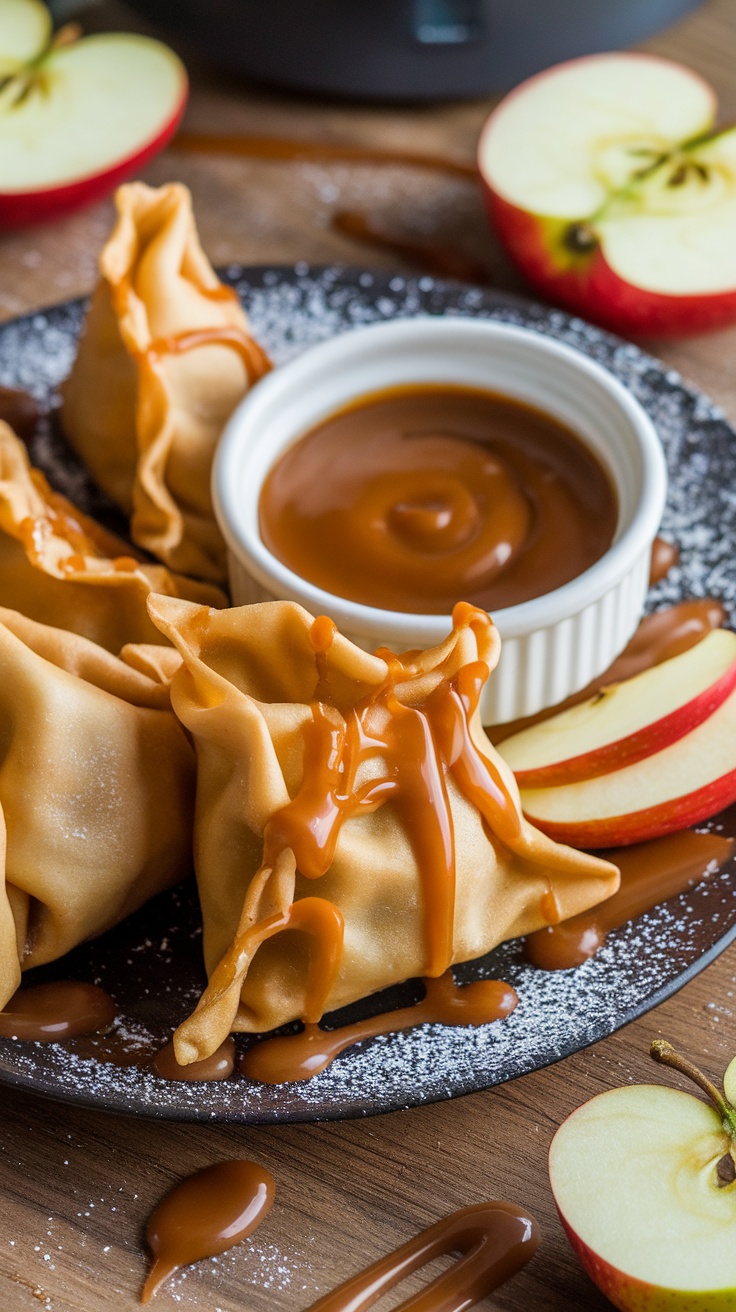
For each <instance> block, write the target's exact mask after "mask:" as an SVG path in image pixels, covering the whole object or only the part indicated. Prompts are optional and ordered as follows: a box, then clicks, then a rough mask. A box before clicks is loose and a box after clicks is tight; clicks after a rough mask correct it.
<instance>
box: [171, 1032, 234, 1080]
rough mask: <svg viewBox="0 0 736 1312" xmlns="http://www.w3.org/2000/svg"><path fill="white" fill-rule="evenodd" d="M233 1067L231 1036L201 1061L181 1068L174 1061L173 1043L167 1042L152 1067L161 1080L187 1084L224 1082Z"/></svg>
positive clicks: (232, 1041) (232, 1042)
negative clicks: (178, 1081)
mask: <svg viewBox="0 0 736 1312" xmlns="http://www.w3.org/2000/svg"><path fill="white" fill-rule="evenodd" d="M234 1066H235V1042H234V1040H233V1038H232V1036H231V1035H228V1037H227V1038H226V1039H225V1042H224V1043H221V1044H220V1046H219V1048H216V1049H215V1051H214V1052H213V1053H212V1054H211V1056H209V1057H204V1058H203V1059H202V1061H192V1062H190V1063H189V1065H188V1066H182V1065H181V1064H180V1063H179V1062H178V1061H177V1060H176V1053H175V1052H174V1044H173V1042H169V1043H167V1044H166V1046H165V1047H163V1048H162V1049H161V1051H160V1052H157V1053H156V1056H155V1057H154V1059H153V1063H152V1067H151V1069H152V1070H153V1072H154V1074H155V1075H158V1076H159V1077H160V1078H161V1079H162V1080H180V1081H183V1082H185V1083H187V1084H193V1083H197V1082H199V1081H201V1082H202V1083H207V1084H212V1083H214V1082H216V1081H217V1080H226V1079H227V1078H228V1076H230V1075H232V1073H233V1068H234Z"/></svg>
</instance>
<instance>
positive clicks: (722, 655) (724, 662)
mask: <svg viewBox="0 0 736 1312" xmlns="http://www.w3.org/2000/svg"><path fill="white" fill-rule="evenodd" d="M735 688H736V633H731V632H730V631H729V630H728V629H716V630H714V631H713V632H711V633H709V634H708V635H707V637H705V638H704V639H703V641H702V642H699V643H697V645H696V646H695V647H691V648H690V649H689V650H688V651H685V652H682V653H681V654H680V655H679V656H674V657H672V659H670V660H668V661H664V662H663V663H662V664H661V665H655V666H653V668H652V669H650V670H645V671H644V672H643V673H642V674H638V675H636V676H635V677H634V678H632V679H627V680H625V681H624V682H623V683H614V684H611V685H610V687H607V688H602V689H601V690H600V692H598V693H596V695H595V696H593V697H591V698H590V699H589V700H588V701H586V702H581V703H580V704H579V705H578V706H573V707H571V708H570V710H567V711H562V712H560V714H559V715H554V716H552V717H551V718H550V719H548V720H544V721H542V722H541V723H540V724H535V725H533V726H532V727H531V728H530V729H524V730H522V732H521V733H517V734H514V735H513V736H512V737H510V738H507V739H505V741H504V742H502V743H501V744H500V746H499V748H498V750H499V752H500V753H501V755H502V756H503V758H504V760H505V761H506V763H507V764H508V765H510V766H511V769H512V770H513V772H514V774H515V775H516V782H517V783H518V785H519V787H520V788H547V787H555V786H557V785H558V784H567V783H576V782H577V781H578V780H580V779H594V778H595V777H596V776H597V775H601V774H606V773H608V772H609V771H611V770H619V769H622V768H623V767H624V766H626V765H633V764H634V762H636V761H640V760H642V759H643V758H644V757H646V756H651V755H653V754H654V753H655V752H658V751H661V750H662V748H664V747H667V746H668V744H669V743H672V742H676V741H677V739H678V738H682V737H683V735H684V734H686V733H689V732H690V730H691V729H695V728H696V727H697V726H698V725H699V724H701V723H702V722H703V720H706V719H707V718H708V716H709V715H712V713H713V711H715V710H716V709H717V708H718V707H719V706H720V705H721V703H722V702H723V701H725V700H726V698H727V697H728V696H729V695H730V694H731V693H732V692H733V691H734V689H735Z"/></svg>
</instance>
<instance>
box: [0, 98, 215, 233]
mask: <svg viewBox="0 0 736 1312" xmlns="http://www.w3.org/2000/svg"><path fill="white" fill-rule="evenodd" d="M188 94H189V88H188V85H187V84H186V83H185V84H184V87H183V90H182V98H181V101H180V103H179V105H178V106H177V108H176V110H175V112H174V114H173V115H172V117H171V118H170V120H169V122H168V123H167V124H166V125H165V127H163V128H162V129H161V131H160V132H159V133H158V134H157V135H156V136H155V137H153V138H152V140H151V141H149V142H148V143H147V144H146V145H145V146H143V147H142V149H141V150H139V151H137V152H136V154H135V155H131V156H129V158H128V159H125V160H120V161H119V162H118V163H117V164H114V165H113V166H112V168H109V169H106V170H105V171H104V172H102V173H92V174H89V175H88V176H87V177H85V178H79V179H78V180H77V181H75V182H68V183H64V184H63V185H61V186H58V187H56V186H55V187H50V188H49V189H48V190H46V189H38V190H35V191H25V192H24V191H15V192H5V193H3V192H2V191H0V231H7V230H9V229H11V228H24V227H28V226H30V225H31V224H34V223H46V222H48V221H49V220H51V219H56V218H58V217H59V216H60V215H62V214H68V213H69V211H70V210H76V209H79V208H80V206H82V205H91V204H92V203H93V202H94V201H97V200H102V199H103V197H104V196H108V195H109V194H110V192H112V191H114V190H115V188H116V187H117V186H119V184H120V183H121V182H125V181H126V179H127V178H130V177H132V176H133V174H135V173H139V172H140V171H141V169H143V168H145V166H146V164H148V163H150V161H151V160H152V159H153V157H154V155H158V153H159V151H161V150H163V148H164V146H165V145H166V144H167V143H168V142H169V141H170V140H171V138H172V137H173V136H174V133H175V132H176V131H177V129H178V128H179V125H180V123H181V120H182V118H183V117H184V110H185V109H186V106H187V98H188Z"/></svg>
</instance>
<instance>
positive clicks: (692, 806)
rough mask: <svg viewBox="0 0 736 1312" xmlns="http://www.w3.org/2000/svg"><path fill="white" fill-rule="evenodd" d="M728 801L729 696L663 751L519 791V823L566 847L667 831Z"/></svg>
mask: <svg viewBox="0 0 736 1312" xmlns="http://www.w3.org/2000/svg"><path fill="white" fill-rule="evenodd" d="M733 801H736V692H732V693H731V694H730V696H729V697H727V698H726V700H725V701H724V702H722V703H721V705H720V706H719V707H718V708H717V710H715V711H714V712H713V714H712V715H710V716H709V717H708V719H707V720H704V721H703V723H702V724H699V725H698V727H697V728H696V729H693V730H692V731H691V732H690V733H687V734H685V735H684V737H682V738H679V739H678V740H677V741H676V742H675V743H672V744H671V745H670V746H669V747H665V748H664V749H663V750H662V751H660V752H655V753H654V754H653V755H651V756H647V757H645V758H644V759H643V760H641V761H637V762H636V763H635V764H634V765H628V766H625V767H624V768H623V769H622V770H613V771H611V772H610V773H609V774H604V775H599V776H597V777H596V778H594V779H583V780H580V781H579V782H577V783H572V784H561V785H559V786H558V787H554V788H528V789H522V790H521V804H522V809H523V811H524V814H525V815H526V817H527V819H529V820H531V822H532V824H534V825H536V826H537V827H538V828H539V829H541V830H542V831H543V832H544V833H546V834H548V835H549V836H550V837H551V838H554V839H555V840H556V841H557V842H560V843H569V844H570V845H571V846H573V847H591V848H596V847H624V846H626V845H628V844H630V843H640V842H645V841H646V840H647V839H650V838H659V837H660V836H661V835H663V834H671V833H675V832H676V831H677V830H678V829H686V828H687V827H688V826H689V825H694V824H698V823H699V822H700V821H701V820H705V819H707V818H708V817H709V816H712V815H715V814H716V812H717V811H720V810H722V809H723V808H724V807H726V806H729V805H730V804H731V802H733Z"/></svg>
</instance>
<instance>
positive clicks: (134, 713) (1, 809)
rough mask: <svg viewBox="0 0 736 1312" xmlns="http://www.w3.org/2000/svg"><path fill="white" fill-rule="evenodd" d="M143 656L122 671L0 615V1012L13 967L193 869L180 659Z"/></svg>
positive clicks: (15, 617)
mask: <svg viewBox="0 0 736 1312" xmlns="http://www.w3.org/2000/svg"><path fill="white" fill-rule="evenodd" d="M157 653H161V657H160V658H159V659H158V660H157V655H156V654H157ZM136 654H137V657H138V658H137V659H136ZM148 654H149V656H150V658H148V657H147V649H146V648H137V649H133V663H132V664H131V663H129V662H128V661H126V660H121V659H119V658H118V657H116V656H113V655H111V653H110V652H108V651H105V650H104V648H102V647H98V646H96V644H95V643H92V642H89V641H88V640H87V639H86V638H81V637H79V636H78V635H77V634H73V633H68V632H66V631H65V630H62V629H54V628H50V627H49V626H47V625H44V624H36V623H35V622H34V621H33V620H29V619H27V618H26V617H25V616H23V615H19V614H18V613H17V612H15V611H11V610H2V609H0V669H1V670H2V678H1V679H0V737H2V743H3V750H2V764H1V765H0V861H1V862H2V880H0V1007H3V1006H4V1005H5V1003H6V1002H7V1000H8V999H9V998H10V997H11V996H12V994H13V993H14V992H15V989H16V988H17V986H18V983H19V980H20V974H21V970H25V969H26V968H28V967H30V966H37V965H41V964H42V963H43V962H46V961H53V960H55V959H56V958H57V957H60V956H61V955H62V954H63V953H65V952H67V951H69V949H70V948H72V947H74V946H75V945H76V944H77V943H80V942H81V941H82V940H84V939H87V938H91V937H93V936H94V935H97V934H100V933H102V932H103V930H106V929H108V928H109V927H110V926H112V925H114V924H116V923H117V922H118V921H119V920H122V919H123V917H124V916H127V915H128V914H129V913H130V912H131V911H134V910H135V909H136V908H137V907H139V906H141V904H142V903H143V902H145V901H147V899H148V898H150V897H153V895H154V894H156V893H159V892H161V891H162V890H163V889H165V888H168V887H169V886H170V885H171V884H173V883H175V882H176V881H177V880H179V879H181V878H183V877H184V876H185V875H186V874H187V873H188V872H189V870H190V869H191V833H192V815H193V803H194V775H195V761H194V752H193V750H192V747H191V745H190V743H189V741H188V739H187V736H186V734H185V733H184V731H183V729H182V727H181V725H180V724H179V722H178V720H177V719H176V717H175V715H174V714H173V712H172V710H171V706H170V703H169V687H168V681H169V677H170V674H171V671H172V668H173V666H174V665H175V664H176V663H177V662H178V658H177V657H176V653H175V652H173V651H172V650H171V649H170V648H168V649H167V648H163V647H157V648H150V649H148Z"/></svg>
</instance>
